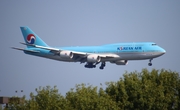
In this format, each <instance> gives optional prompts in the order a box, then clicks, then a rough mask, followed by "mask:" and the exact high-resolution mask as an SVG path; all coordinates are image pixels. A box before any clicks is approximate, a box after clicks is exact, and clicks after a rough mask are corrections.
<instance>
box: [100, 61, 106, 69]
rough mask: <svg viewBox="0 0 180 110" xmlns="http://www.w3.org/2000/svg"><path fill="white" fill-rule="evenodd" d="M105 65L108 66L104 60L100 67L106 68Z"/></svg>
mask: <svg viewBox="0 0 180 110" xmlns="http://www.w3.org/2000/svg"><path fill="white" fill-rule="evenodd" d="M105 66H106V63H105V62H102V63H101V66H100V67H99V69H101V70H102V69H104V67H105Z"/></svg>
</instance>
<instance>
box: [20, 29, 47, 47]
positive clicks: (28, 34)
mask: <svg viewBox="0 0 180 110" xmlns="http://www.w3.org/2000/svg"><path fill="white" fill-rule="evenodd" d="M20 28H21V32H22V34H23V37H24V41H25V42H26V43H28V44H35V45H40V46H45V47H47V46H48V45H47V44H46V43H45V42H44V41H43V40H42V39H41V38H40V37H39V36H38V35H37V34H35V33H34V32H33V31H32V30H31V29H30V28H29V27H20ZM27 47H28V48H29V47H31V46H28V45H27Z"/></svg>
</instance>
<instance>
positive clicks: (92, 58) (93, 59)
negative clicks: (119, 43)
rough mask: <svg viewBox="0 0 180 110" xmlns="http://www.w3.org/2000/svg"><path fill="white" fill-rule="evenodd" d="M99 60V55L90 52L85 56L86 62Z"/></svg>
mask: <svg viewBox="0 0 180 110" xmlns="http://www.w3.org/2000/svg"><path fill="white" fill-rule="evenodd" d="M100 61H101V57H99V56H98V55H95V54H92V55H88V56H87V62H91V63H96V62H100Z"/></svg>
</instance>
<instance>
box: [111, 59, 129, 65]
mask: <svg viewBox="0 0 180 110" xmlns="http://www.w3.org/2000/svg"><path fill="white" fill-rule="evenodd" d="M112 63H115V64H116V65H127V64H128V61H127V60H119V61H116V62H112Z"/></svg>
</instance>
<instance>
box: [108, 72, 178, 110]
mask: <svg viewBox="0 0 180 110" xmlns="http://www.w3.org/2000/svg"><path fill="white" fill-rule="evenodd" d="M123 76H124V78H123V79H122V78H121V79H120V80H119V81H117V82H109V83H107V88H106V90H105V91H106V93H107V94H108V95H109V96H111V97H112V99H114V101H116V103H117V104H118V106H119V108H122V109H136V110H137V109H139V110H148V109H149V110H150V109H151V110H152V109H153V110H170V109H175V110H177V109H178V110H179V109H180V100H179V99H180V94H179V92H180V78H179V74H178V73H176V72H172V71H167V70H163V69H162V70H160V71H158V70H155V69H154V70H152V71H151V72H149V71H148V70H147V69H143V70H142V72H140V73H138V72H131V73H130V74H128V73H125V74H124V75H123Z"/></svg>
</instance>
